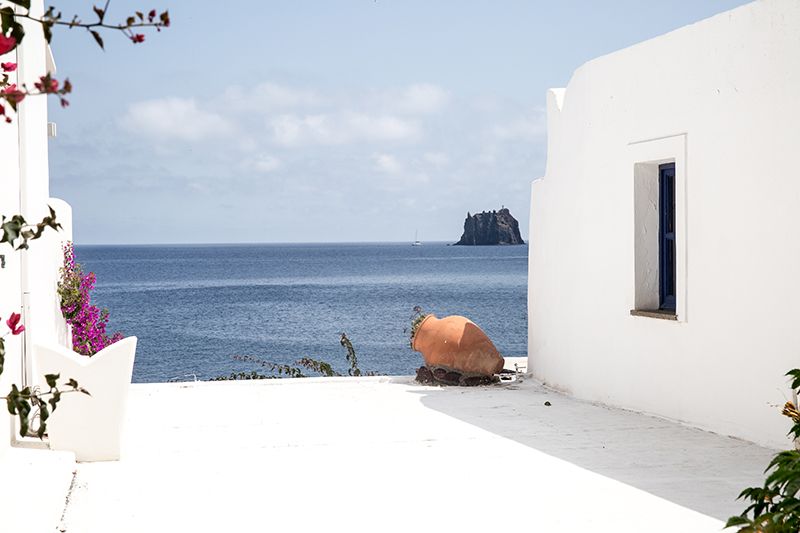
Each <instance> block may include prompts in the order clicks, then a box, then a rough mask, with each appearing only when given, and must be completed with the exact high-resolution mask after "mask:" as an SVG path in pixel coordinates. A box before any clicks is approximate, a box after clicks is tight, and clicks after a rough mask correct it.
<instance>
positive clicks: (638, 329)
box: [528, 0, 800, 446]
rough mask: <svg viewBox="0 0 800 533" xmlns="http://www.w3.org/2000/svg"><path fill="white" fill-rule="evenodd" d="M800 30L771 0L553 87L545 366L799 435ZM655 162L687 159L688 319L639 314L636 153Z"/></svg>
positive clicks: (558, 374)
mask: <svg viewBox="0 0 800 533" xmlns="http://www.w3.org/2000/svg"><path fill="white" fill-rule="evenodd" d="M798 28H800V3H799V2H796V1H795V0H762V1H759V2H755V3H752V4H748V5H746V6H743V7H741V8H738V9H735V10H733V11H730V12H727V13H723V14H720V15H718V16H716V17H713V18H711V19H708V20H705V21H702V22H699V23H697V24H694V25H691V26H687V27H685V28H682V29H680V30H677V31H675V32H672V33H670V34H667V35H664V36H662V37H659V38H657V39H653V40H651V41H647V42H644V43H641V44H639V45H636V46H633V47H631V48H628V49H625V50H622V51H619V52H617V53H614V54H611V55H608V56H604V57H601V58H598V59H596V60H593V61H591V62H589V63H587V64H585V65H583V66H582V67H580V68H579V69H578V70H577V71H576V72H575V74H574V75H573V77H572V79H571V81H570V83H569V85H568V87H567V89H566V91H561V90H559V91H553V92H551V93H550V94H549V95H548V162H547V170H546V174H545V176H544V178H543V179H542V180H538V181H535V182H534V184H533V187H532V193H531V224H530V236H531V238H530V239H531V246H530V255H529V258H530V259H529V260H530V270H529V271H530V281H529V303H528V307H529V328H530V330H529V365H528V368H529V369H530V370H531V371H532V372H533V373H534V375H536V376H537V377H539V378H541V379H543V380H544V381H545V382H546V383H548V384H550V385H552V386H554V387H556V388H559V389H563V390H565V391H568V392H570V393H572V394H574V395H576V396H578V397H581V398H587V399H591V400H596V401H601V402H604V403H607V404H611V405H617V406H621V407H625V408H630V409H634V410H638V411H644V412H649V413H655V414H658V415H661V416H665V417H668V418H672V419H677V420H682V421H686V422H688V423H690V424H693V425H697V426H699V427H703V428H707V429H710V430H713V431H717V432H720V433H723V434H728V435H735V436H738V437H742V438H745V439H748V440H751V441H754V442H758V443H761V444H766V445H773V446H786V445H788V440H787V439H786V438H785V434H786V431H787V430H788V427H789V425H790V424H789V421H788V420H786V419H784V418H783V417H781V415H780V413H779V407H778V406H780V405H782V404H783V402H784V401H786V399H788V398H790V391H789V389H788V387H787V381H786V379H785V378H784V373H785V372H786V371H787V370H789V369H791V368H795V367H798V366H800V310H798V306H797V302H798V301H800V275H798V265H800V244H798V233H797V229H798V228H800V179H798V178H797V162H796V161H795V159H796V152H797V146H798V145H800V128H798V124H800V100H798V97H797V95H798V94H800V69H799V68H797V66H798V65H800V31H798ZM661 159H671V160H674V161H676V182H677V184H676V188H677V189H678V190H677V205H676V215H677V221H676V223H677V234H678V240H677V247H678V252H677V256H678V257H677V270H678V283H677V284H678V287H677V302H678V309H677V316H678V320H677V321H668V320H659V319H654V318H644V317H635V316H631V315H630V310H631V309H634V308H635V307H636V294H637V285H636V280H637V271H636V265H637V261H636V256H635V250H636V242H637V238H640V235H639V236H637V232H641V228H637V225H636V223H635V221H636V209H635V204H636V191H635V189H636V188H635V186H634V184H635V181H634V179H635V166H636V164H637V163H646V162H650V163H652V162H653V161H655V160H661ZM640 196H641V195H640ZM644 274H646V273H643V272H639V277H640V279H644V278H646V277H647V276H646V275H644ZM643 275H644V277H642V276H643Z"/></svg>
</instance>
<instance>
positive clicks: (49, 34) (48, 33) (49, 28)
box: [42, 22, 53, 43]
mask: <svg viewBox="0 0 800 533" xmlns="http://www.w3.org/2000/svg"><path fill="white" fill-rule="evenodd" d="M42 32H44V40H45V41H47V42H48V43H49V42H50V41H52V40H53V24H52V23H50V22H42Z"/></svg>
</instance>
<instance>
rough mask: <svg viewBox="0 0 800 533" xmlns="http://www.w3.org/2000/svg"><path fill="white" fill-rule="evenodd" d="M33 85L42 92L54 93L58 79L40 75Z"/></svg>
mask: <svg viewBox="0 0 800 533" xmlns="http://www.w3.org/2000/svg"><path fill="white" fill-rule="evenodd" d="M33 86H34V87H36V88H37V89H39V90H40V91H41V92H43V93H54V92H56V91H57V90H58V80H54V79H52V78H50V77H49V76H42V77H41V78H39V81H37V82H36V83H34V84H33Z"/></svg>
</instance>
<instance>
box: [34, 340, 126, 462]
mask: <svg viewBox="0 0 800 533" xmlns="http://www.w3.org/2000/svg"><path fill="white" fill-rule="evenodd" d="M135 355H136V337H126V338H124V339H122V340H121V341H119V342H116V343H114V344H112V345H111V346H109V347H107V348H105V349H103V350H101V351H100V352H98V353H97V354H95V355H93V356H92V357H87V356H85V355H80V354H77V353H75V352H73V351H71V350H68V349H66V348H63V347H61V346H39V345H37V346H35V347H34V350H33V357H34V365H35V371H36V376H37V378H36V379H37V380H40V381H41V382H40V383H39V386H40V387H41V388H42V390H43V391H46V390H48V387H47V385H46V384H45V383H44V375H45V374H60V375H61V378H60V379H59V380H58V383H59V386H60V385H61V383H64V382H66V381H67V380H69V379H70V378H72V379H75V380H76V381H77V382H78V385H79V386H81V387H83V388H85V389H86V390H88V391H89V392H90V393H91V396H87V395H85V394H81V393H74V392H70V393H68V394H63V395H62V396H61V402H59V404H58V407H57V409H56V410H55V412H54V413H52V414H51V416H50V418H49V419H48V420H47V435H48V440H49V443H50V448H51V449H53V450H67V451H72V452H74V453H75V458H76V459H77V460H78V461H115V460H117V459H119V457H120V443H121V440H122V429H123V422H124V419H125V409H126V406H127V403H128V386H129V385H130V382H131V376H132V374H133V359H134V357H135ZM62 390H67V388H63V389H62Z"/></svg>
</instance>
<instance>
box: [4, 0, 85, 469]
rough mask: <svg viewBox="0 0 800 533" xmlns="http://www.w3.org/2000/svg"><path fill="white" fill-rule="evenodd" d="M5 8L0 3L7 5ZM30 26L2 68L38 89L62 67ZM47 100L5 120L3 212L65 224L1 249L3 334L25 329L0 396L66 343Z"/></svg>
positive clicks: (65, 211) (67, 214) (35, 7)
mask: <svg viewBox="0 0 800 533" xmlns="http://www.w3.org/2000/svg"><path fill="white" fill-rule="evenodd" d="M6 5H8V4H7V3H4V2H0V6H2V7H5V6H6ZM42 12H43V2H42V1H41V0H39V1H33V2H32V13H33V14H34V15H36V14H41V13H42ZM25 26H26V37H25V39H24V41H23V43H22V45H21V46H19V47H17V49H16V50H13V51H11V52H10V53H8V54H5V55H3V56H0V62H3V63H5V62H12V63H17V65H18V67H17V70H16V71H15V72H12V73H10V75H11V79H10V82H11V83H16V84H18V85H22V84H23V83H24V84H26V85H27V86H28V87H29V88H33V84H34V83H35V82H37V81H38V80H39V77H40V76H43V75H44V74H46V73H48V72H49V73H51V74H54V73H55V65H54V62H53V58H52V55H51V53H50V48H49V46H48V45H47V43H46V42H45V40H44V37H43V35H42V30H41V27H40V26H39V25H38V24H35V23H28V24H26V25H25ZM46 98H47V97H45V96H29V97H27V98H26V99H25V100H24V101H23V102H22V103H21V104H20V105H19V109H18V113H17V114H16V115H15V114H14V112H13V111H11V110H10V109H7V113H8V114H9V115H10V116H11V117H12V119H13V121H12V122H11V123H10V124H6V123H5V122H1V121H0V214H2V215H5V216H6V217H10V216H12V215H15V214H22V215H23V216H24V217H25V219H26V220H27V221H28V222H31V223H36V222H39V221H41V220H42V218H43V217H44V216H46V215H48V214H49V210H48V206H52V207H53V209H55V211H56V215H57V220H58V221H59V222H60V223H61V225H62V226H63V229H62V230H61V231H59V232H58V233H56V232H54V231H52V230H51V229H49V228H48V229H47V230H46V231H45V234H44V237H42V238H41V239H38V240H36V241H31V242H30V243H29V244H30V250H27V251H18V252H15V251H13V250H12V248H11V247H10V246H8V245H7V244H2V245H0V317H2V322H0V334H3V333H5V332H6V330H7V328H6V326H5V321H6V319H7V318H8V317H9V315H10V314H11V313H12V312H19V313H22V315H23V323H24V325H25V328H26V329H25V332H24V333H23V334H22V335H20V336H11V335H7V336H6V361H5V363H6V364H5V371H4V372H3V374H2V376H0V396H2V395H5V393H6V392H8V390H9V388H10V386H11V383H15V384H17V385H19V386H22V385H23V384H33V383H35V382H36V380H35V379H34V375H33V374H34V371H33V369H32V358H31V353H30V352H31V349H30V347H32V346H33V345H34V344H44V345H51V344H60V345H66V324H65V322H64V319H63V317H62V315H61V311H60V309H59V306H58V297H57V293H56V286H57V282H58V274H59V272H58V269H59V267H60V265H61V263H62V260H63V254H62V248H61V246H62V242H63V241H65V240H70V239H71V220H72V211H71V208H70V206H69V205H68V204H67V203H66V202H64V201H62V200H59V199H56V198H51V197H50V190H49V181H50V180H49V170H48V157H47V144H48V131H50V132H51V133H54V131H55V128H54V126H52V125H51V126H48V121H47V99H46ZM3 411H4V413H5V415H4V419H3V420H0V472H2V471H3V460H2V459H3V455H4V453H5V452H6V450H8V448H9V447H10V446H11V443H12V440H14V439H15V438H16V437H15V435H14V431H13V424H12V422H13V418H12V417H11V416H10V415H8V413H7V412H6V410H5V409H3Z"/></svg>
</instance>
